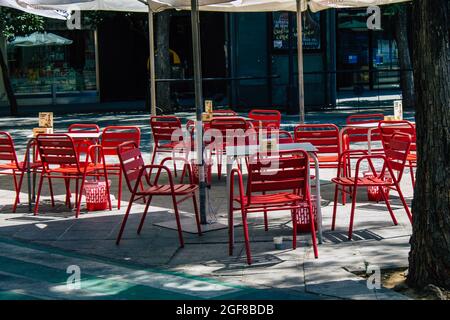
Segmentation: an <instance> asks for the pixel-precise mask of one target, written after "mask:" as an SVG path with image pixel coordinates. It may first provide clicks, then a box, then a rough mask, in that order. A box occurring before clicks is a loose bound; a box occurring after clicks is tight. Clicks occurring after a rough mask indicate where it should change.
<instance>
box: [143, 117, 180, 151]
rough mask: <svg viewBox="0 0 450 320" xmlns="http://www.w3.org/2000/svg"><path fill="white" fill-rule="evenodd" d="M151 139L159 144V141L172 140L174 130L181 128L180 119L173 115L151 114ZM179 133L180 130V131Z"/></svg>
mask: <svg viewBox="0 0 450 320" xmlns="http://www.w3.org/2000/svg"><path fill="white" fill-rule="evenodd" d="M150 126H151V128H152V135H153V141H154V142H155V144H159V143H160V142H161V141H164V142H168V141H172V134H173V133H174V131H175V130H181V121H180V119H179V118H178V117H175V116H152V117H151V118H150ZM180 133H181V132H180Z"/></svg>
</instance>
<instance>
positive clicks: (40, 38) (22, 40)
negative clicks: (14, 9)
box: [8, 32, 73, 47]
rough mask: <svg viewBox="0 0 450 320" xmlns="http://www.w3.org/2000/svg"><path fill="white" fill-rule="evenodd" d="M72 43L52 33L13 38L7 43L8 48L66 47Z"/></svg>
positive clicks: (36, 33) (38, 33)
mask: <svg viewBox="0 0 450 320" xmlns="http://www.w3.org/2000/svg"><path fill="white" fill-rule="evenodd" d="M72 43H73V41H72V40H69V39H66V38H63V37H61V36H58V35H56V34H54V33H47V32H44V33H41V32H35V33H32V34H30V35H28V36H18V37H15V38H14V40H13V41H11V42H9V43H8V45H9V46H13V47H37V46H66V45H69V44H72Z"/></svg>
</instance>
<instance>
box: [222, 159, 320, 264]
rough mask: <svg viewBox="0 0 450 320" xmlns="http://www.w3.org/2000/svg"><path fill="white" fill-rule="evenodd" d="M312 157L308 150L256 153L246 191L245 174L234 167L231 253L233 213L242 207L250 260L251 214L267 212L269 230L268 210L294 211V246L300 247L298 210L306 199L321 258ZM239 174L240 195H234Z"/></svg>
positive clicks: (230, 216)
mask: <svg viewBox="0 0 450 320" xmlns="http://www.w3.org/2000/svg"><path fill="white" fill-rule="evenodd" d="M308 167H309V158H308V155H307V153H306V152H305V151H289V152H280V153H279V155H278V156H274V157H269V158H264V160H262V158H261V156H260V155H258V154H256V155H254V156H252V157H251V158H250V161H249V173H248V180H247V189H246V191H244V182H243V179H242V173H241V171H240V170H239V169H233V171H232V174H231V184H230V193H229V197H230V200H229V201H230V203H231V206H230V212H229V218H230V229H229V254H230V255H232V254H233V245H232V243H233V241H232V239H233V237H234V235H233V214H234V211H236V210H240V211H241V215H242V224H243V227H244V239H245V250H246V253H247V263H248V264H251V263H252V257H251V252H250V238H249V232H248V224H247V217H248V214H251V213H257V212H263V213H264V224H265V227H266V230H267V212H272V211H279V210H290V211H291V215H292V223H293V241H292V246H293V249H296V247H297V211H298V210H299V209H300V207H301V205H302V204H304V203H305V202H306V204H307V206H308V208H309V217H310V222H311V224H310V225H311V237H312V242H313V248H314V256H315V257H316V258H318V250H317V243H316V231H315V226H314V217H313V211H312V204H311V195H310V192H309V175H308ZM235 175H237V176H238V185H239V195H238V196H235V195H234V177H235ZM261 193H262V194H261Z"/></svg>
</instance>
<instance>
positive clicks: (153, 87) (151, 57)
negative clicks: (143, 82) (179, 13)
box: [147, 2, 156, 116]
mask: <svg viewBox="0 0 450 320" xmlns="http://www.w3.org/2000/svg"><path fill="white" fill-rule="evenodd" d="M147 4H148V39H149V53H150V54H149V77H150V113H151V115H152V116H156V77H155V32H154V27H153V11H152V9H151V8H150V2H148V3H147Z"/></svg>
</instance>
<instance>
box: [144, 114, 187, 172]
mask: <svg viewBox="0 0 450 320" xmlns="http://www.w3.org/2000/svg"><path fill="white" fill-rule="evenodd" d="M189 123H190V124H193V122H189V121H188V124H189ZM150 126H151V128H152V135H153V142H154V149H153V155H152V162H151V164H155V159H156V155H157V154H158V153H170V154H172V157H175V153H176V152H179V153H184V154H185V157H186V159H187V158H188V157H189V152H190V151H191V147H192V146H191V147H189V146H188V145H187V144H186V143H185V141H184V137H183V133H182V129H181V121H180V119H179V118H178V117H175V116H152V117H151V118H150ZM190 133H191V132H190ZM192 133H193V131H192ZM173 139H178V140H173ZM189 143H190V142H189ZM173 168H174V175H175V177H176V176H177V165H176V163H175V162H174V163H173Z"/></svg>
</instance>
